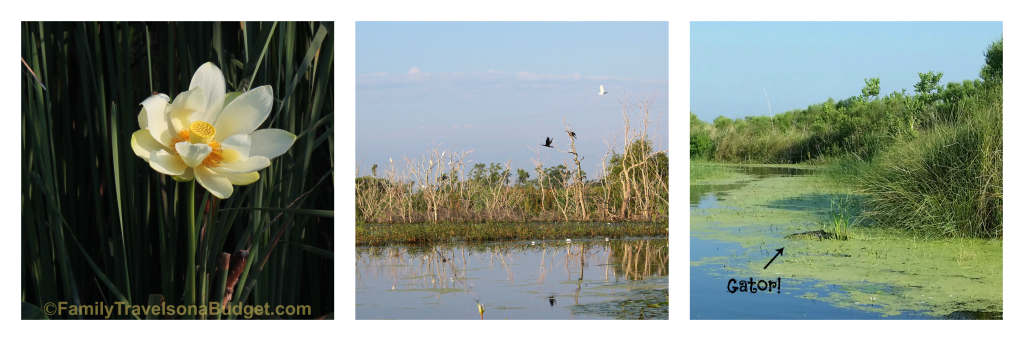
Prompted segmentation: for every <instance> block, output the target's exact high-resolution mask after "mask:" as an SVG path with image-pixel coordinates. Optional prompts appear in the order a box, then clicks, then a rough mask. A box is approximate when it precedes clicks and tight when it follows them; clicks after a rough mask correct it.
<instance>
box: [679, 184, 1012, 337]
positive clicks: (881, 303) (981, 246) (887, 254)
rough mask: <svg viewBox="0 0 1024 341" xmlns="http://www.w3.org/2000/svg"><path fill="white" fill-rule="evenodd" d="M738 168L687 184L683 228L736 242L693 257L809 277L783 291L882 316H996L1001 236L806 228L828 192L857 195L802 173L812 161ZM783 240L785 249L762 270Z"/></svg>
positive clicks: (822, 211) (730, 269)
mask: <svg viewBox="0 0 1024 341" xmlns="http://www.w3.org/2000/svg"><path fill="white" fill-rule="evenodd" d="M745 167H746V168H749V166H745ZM738 169H739V170H740V172H741V175H739V176H736V177H733V178H731V179H721V178H719V179H715V181H714V182H712V183H699V182H698V183H697V184H694V185H692V186H691V194H690V196H691V200H690V204H691V206H690V218H691V222H690V231H691V236H692V237H693V238H696V239H695V240H698V241H700V240H707V241H715V242H726V243H737V244H738V245H740V247H739V249H737V250H735V251H734V252H731V253H729V254H727V255H721V254H711V253H706V254H700V252H698V251H693V252H692V255H691V266H694V267H697V266H700V267H702V268H716V269H718V270H717V271H719V272H725V273H728V274H730V275H736V276H741V277H755V278H757V277H764V278H768V277H771V278H777V277H781V278H784V279H786V278H788V279H792V280H795V281H800V282H808V283H814V284H813V287H811V288H809V287H803V288H801V287H799V286H797V287H795V288H793V290H794V291H796V292H790V293H789V294H792V295H793V297H795V298H800V299H810V300H814V301H816V302H825V303H827V304H829V305H832V306H836V307H842V308H850V309H857V310H862V311H867V312H870V313H872V314H875V315H877V316H881V317H892V316H902V315H901V314H908V313H910V312H913V313H915V314H917V313H923V314H927V315H930V316H933V317H935V318H951V317H952V318H962V317H963V316H975V317H978V316H981V317H984V316H989V317H991V316H1001V311H1002V310H1003V307H1002V300H1003V297H1002V290H1003V276H1002V267H1003V259H1002V241H1001V240H998V239H997V240H987V239H926V238H921V237H918V236H913V235H908V234H905V233H901V232H898V231H892V230H886V229H880V228H874V227H865V226H863V225H865V224H862V225H860V226H857V225H855V226H854V227H853V228H851V229H850V230H849V232H850V238H849V239H847V240H833V239H830V238H813V237H816V236H818V235H819V234H821V235H826V234H824V233H822V232H814V231H822V230H827V229H824V228H823V227H824V226H825V223H826V222H827V220H828V218H829V213H830V210H831V209H832V206H833V204H834V203H833V199H834V198H837V197H840V198H843V199H845V200H848V201H850V202H856V201H858V200H859V199H861V198H859V197H858V196H857V194H855V193H851V192H848V191H844V190H841V189H837V188H834V187H832V186H830V185H829V184H827V183H825V182H823V181H819V180H818V179H817V177H815V176H813V175H810V176H809V175H806V174H807V173H813V170H796V171H785V170H778V169H770V170H763V171H761V172H749V171H745V170H744V168H742V167H738ZM854 213H855V214H856V213H859V212H856V211H855V210H854ZM787 236H802V237H805V238H800V237H796V238H795V237H790V238H786V237H787ZM782 247H784V248H785V255H784V256H782V257H779V258H778V259H776V260H775V261H774V262H773V263H772V265H771V266H770V267H768V268H767V269H764V266H765V263H767V261H768V259H769V258H771V256H772V255H773V254H774V253H775V251H774V250H775V249H778V248H782ZM709 265H714V266H713V267H710V266H709ZM698 308H699V307H693V309H698ZM964 312H970V314H966V313H964Z"/></svg>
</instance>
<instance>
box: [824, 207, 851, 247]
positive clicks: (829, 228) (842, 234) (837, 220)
mask: <svg viewBox="0 0 1024 341" xmlns="http://www.w3.org/2000/svg"><path fill="white" fill-rule="evenodd" d="M850 205H851V202H850V199H849V197H832V202H831V209H830V211H829V214H828V218H829V220H828V222H827V223H826V224H825V228H824V231H825V236H826V239H836V240H847V239H850V238H851V237H852V236H853V234H852V233H851V232H850V228H852V227H853V226H854V225H855V224H856V220H855V219H854V217H853V213H852V212H851V211H852V210H851V206H850Z"/></svg>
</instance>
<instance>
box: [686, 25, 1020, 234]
mask: <svg viewBox="0 0 1024 341" xmlns="http://www.w3.org/2000/svg"><path fill="white" fill-rule="evenodd" d="M1002 44H1003V42H1002V39H1001V38H1000V39H999V40H998V41H996V42H993V43H992V44H991V45H990V46H989V48H988V50H987V51H984V57H985V58H984V63H983V66H982V68H981V72H980V75H981V79H975V80H966V81H963V82H950V83H948V84H946V85H940V81H941V78H942V73H941V72H939V73H936V72H932V71H929V72H927V73H919V74H918V75H919V77H920V81H919V82H918V83H917V84H916V85H915V86H914V92H913V93H907V92H906V91H905V90H904V91H901V92H893V93H891V94H888V95H884V96H880V94H879V90H878V89H879V84H880V80H879V79H878V78H871V79H866V80H865V86H864V88H863V89H862V90H861V94H859V95H855V96H852V97H850V98H847V99H843V100H840V101H835V100H833V99H828V100H827V101H825V102H823V103H818V104H812V105H810V106H808V107H807V109H806V110H804V109H797V110H790V111H787V112H784V113H780V114H776V115H774V116H748V117H746V118H743V119H735V120H733V119H729V118H726V117H721V116H720V117H718V118H716V119H715V120H714V121H713V122H704V121H701V120H700V119H698V118H697V116H696V115H694V114H693V113H691V115H690V158H691V159H692V160H696V161H714V162H724V163H754V164H798V163H802V164H819V165H825V166H827V167H826V170H825V171H824V173H825V174H826V175H827V176H829V178H830V179H831V180H833V182H834V183H835V184H836V185H837V186H847V187H851V188H853V189H854V190H856V191H857V193H859V194H863V195H864V197H863V199H864V205H865V213H866V215H867V217H869V218H871V220H872V221H873V222H874V223H876V224H880V225H883V226H887V227H892V228H899V229H906V230H914V231H916V232H921V233H925V234H931V235H938V236H947V237H984V238H998V237H1001V236H1002V230H1003V223H1002V210H1003V204H1002V203H1003V201H1002V198H1003V194H1002V193H1003V192H1002V183H1003V175H1002V164H1003V149H1002V148H1003V147H1002V146H1003V144H1002V143H1003V132H1002V130H1003V125H1002V121H1003V110H1002V108H1003V106H1002V101H1003V93H1002V91H1003V88H1002ZM697 169H698V170H701V171H704V173H708V174H714V173H715V172H713V171H705V169H708V170H710V169H709V168H708V167H703V169H702V168H697ZM693 176H694V175H692V174H691V180H693V179H694V178H693ZM697 176H698V177H701V176H706V175H701V173H700V172H697Z"/></svg>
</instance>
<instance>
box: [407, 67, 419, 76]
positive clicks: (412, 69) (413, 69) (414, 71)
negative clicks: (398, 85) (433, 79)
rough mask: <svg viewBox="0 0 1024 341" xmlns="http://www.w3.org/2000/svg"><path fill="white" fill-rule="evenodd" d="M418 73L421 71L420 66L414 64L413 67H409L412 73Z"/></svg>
mask: <svg viewBox="0 0 1024 341" xmlns="http://www.w3.org/2000/svg"><path fill="white" fill-rule="evenodd" d="M417 73H420V68H418V67H415V66H413V67H412V68H411V69H409V74H410V75H415V74H417Z"/></svg>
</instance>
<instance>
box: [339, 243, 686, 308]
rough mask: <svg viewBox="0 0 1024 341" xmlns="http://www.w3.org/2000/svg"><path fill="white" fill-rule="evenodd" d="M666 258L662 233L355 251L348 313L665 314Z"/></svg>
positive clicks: (357, 249) (666, 252)
mask: <svg viewBox="0 0 1024 341" xmlns="http://www.w3.org/2000/svg"><path fill="white" fill-rule="evenodd" d="M668 258H669V257H668V240H667V239H666V238H657V239H627V240H608V241H606V240H604V238H601V239H597V240H571V241H566V240H537V241H527V242H521V241H517V242H496V243H473V244H465V243H464V244H435V245H428V246H388V247H360V248H356V319H430V320H445V319H471V320H476V319H487V320H501V319H529V320H543V319H639V318H644V319H667V318H668V269H669V268H668ZM477 303H480V304H483V306H484V308H485V309H484V313H483V314H482V316H481V314H480V313H479V311H478V307H477ZM641 308H642V309H643V311H642V312H641Z"/></svg>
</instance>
